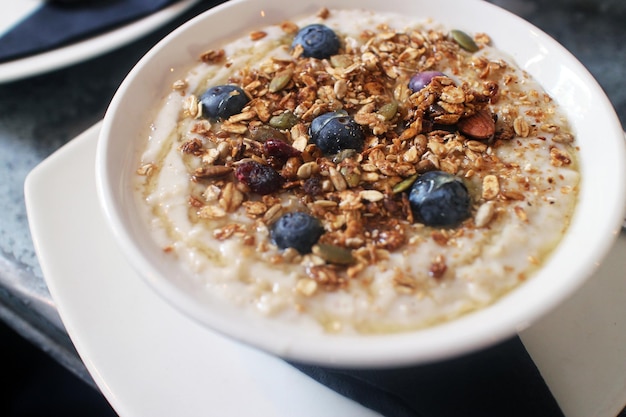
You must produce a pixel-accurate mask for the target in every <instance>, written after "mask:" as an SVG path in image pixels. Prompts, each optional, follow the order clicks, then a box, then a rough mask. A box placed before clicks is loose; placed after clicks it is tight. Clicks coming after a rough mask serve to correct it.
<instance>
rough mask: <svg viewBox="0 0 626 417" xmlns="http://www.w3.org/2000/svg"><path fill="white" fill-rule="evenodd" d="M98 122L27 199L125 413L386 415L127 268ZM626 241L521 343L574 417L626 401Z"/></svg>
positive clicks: (97, 376) (100, 375)
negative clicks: (192, 314) (102, 198)
mask: <svg viewBox="0 0 626 417" xmlns="http://www.w3.org/2000/svg"><path fill="white" fill-rule="evenodd" d="M99 128H100V125H96V126H94V127H92V128H91V129H89V130H88V131H87V132H85V133H84V134H82V135H81V136H80V137H78V138H77V139H75V140H74V141H72V142H70V143H69V144H68V145H66V146H65V147H63V148H62V149H60V150H59V151H58V152H56V153H55V154H54V155H52V156H51V157H50V158H48V159H47V160H45V161H44V162H42V163H41V164H40V165H39V166H38V167H36V168H35V169H34V170H33V171H32V172H31V173H30V174H29V176H28V177H27V180H26V186H25V194H26V205H27V211H28V217H29V221H30V227H31V233H32V236H33V240H34V243H35V249H36V251H37V254H38V257H39V261H40V263H41V267H42V270H43V273H44V276H45V279H46V283H47V284H48V287H49V289H50V292H51V294H52V297H53V299H54V301H55V302H56V305H57V307H58V309H59V313H60V315H61V318H62V319H63V322H64V324H65V326H66V328H67V330H68V333H69V335H70V337H71V338H72V340H73V342H74V343H75V345H76V349H77V350H78V352H79V354H80V355H81V357H82V359H83V360H84V362H85V364H86V366H87V368H88V370H89V371H90V372H91V374H92V375H93V377H94V380H95V381H96V383H97V384H98V386H99V387H100V389H101V390H102V392H103V393H104V395H105V397H106V398H107V399H108V400H109V402H110V403H111V404H112V406H113V407H114V408H115V410H116V411H117V412H118V413H119V414H120V415H121V416H122V417H135V416H136V417H144V416H151V417H159V416H163V417H170V416H177V417H195V416H199V415H208V414H207V413H209V414H211V415H227V416H230V415H232V416H241V415H258V416H263V417H271V416H276V417H293V416H299V417H306V416H320V417H321V416H338V415H341V416H347V417H352V416H359V417H361V416H363V417H367V416H375V415H377V414H376V413H373V412H372V411H369V410H366V409H364V408H363V407H361V406H360V405H358V404H356V403H354V402H352V401H351V400H348V399H345V398H343V397H342V396H340V395H338V394H336V393H335V392H334V391H331V390H329V389H327V388H326V387H324V386H322V385H320V384H318V383H317V382H314V381H313V380H311V379H309V378H308V377H306V376H304V375H303V374H301V373H300V372H299V371H297V370H295V369H294V368H292V367H291V366H289V365H287V364H286V363H285V362H283V361H282V360H280V359H277V358H274V357H271V356H269V355H267V354H265V353H261V352H259V351H256V350H253V349H251V348H248V347H245V346H243V345H240V344H237V343H236V342H232V341H230V340H228V339H225V338H223V337H222V336H219V335H217V334H216V333H213V332H211V331H209V330H207V329H205V328H202V327H200V326H198V325H197V324H196V323H194V322H192V321H191V320H190V319H187V318H185V317H184V316H182V315H181V314H180V313H179V312H178V311H176V310H174V309H173V308H172V307H170V306H169V304H167V303H166V302H165V301H163V300H162V299H161V298H160V297H159V296H157V295H156V294H155V292H154V291H152V290H151V289H150V288H148V287H147V286H146V285H145V284H144V281H143V280H142V279H141V278H140V277H139V276H137V275H136V273H135V272H134V271H133V269H132V268H131V267H130V266H129V265H128V264H127V263H126V261H125V258H124V256H123V254H122V253H120V251H119V249H118V248H117V246H116V245H115V243H114V241H113V238H112V236H111V234H110V232H109V230H108V229H107V228H106V226H105V224H104V220H103V217H102V215H101V212H100V208H99V206H98V202H97V197H96V192H95V184H94V181H95V180H94V168H93V167H94V158H95V148H96V142H97V136H98V132H99ZM625 253H626V236H625V235H624V234H622V235H621V236H620V237H619V239H618V241H617V243H616V246H615V247H614V248H613V250H612V252H611V253H610V254H609V256H608V258H607V259H606V262H605V263H604V264H603V265H602V266H601V267H600V268H599V269H598V271H597V273H596V274H595V276H594V277H593V278H591V279H590V280H589V281H588V282H587V283H586V284H585V286H584V287H583V288H582V289H581V290H580V291H579V292H578V293H576V294H575V296H574V297H573V298H572V299H571V300H570V301H568V302H566V303H564V304H563V305H562V306H561V307H559V308H558V309H557V310H556V311H554V312H553V313H551V314H550V315H548V316H547V317H545V318H544V319H543V320H542V321H540V322H539V323H537V324H536V325H535V326H533V327H531V328H530V329H528V330H526V331H525V332H524V333H523V334H522V335H521V337H522V340H523V341H524V343H525V345H526V346H527V348H528V350H529V352H530V354H531V356H532V357H533V359H534V360H535V362H536V363H537V364H538V367H539V369H540V371H541V373H542V374H543V375H544V377H545V379H546V381H547V383H548V385H549V387H550V388H551V390H552V392H553V393H554V395H555V397H556V399H557V401H558V402H559V404H560V405H561V407H562V408H563V410H564V412H565V414H566V415H567V416H568V417H591V416H595V417H615V416H616V415H617V414H618V412H619V411H620V410H621V409H622V408H623V406H624V404H626V302H625V301H626V280H624V271H625V270H626V261H625V259H626V258H624V254H625ZM468 411H469V410H468Z"/></svg>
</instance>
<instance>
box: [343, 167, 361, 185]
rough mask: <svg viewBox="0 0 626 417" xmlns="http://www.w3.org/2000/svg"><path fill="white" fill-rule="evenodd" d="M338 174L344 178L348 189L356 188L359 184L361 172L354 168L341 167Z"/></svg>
mask: <svg viewBox="0 0 626 417" xmlns="http://www.w3.org/2000/svg"><path fill="white" fill-rule="evenodd" d="M339 172H340V173H341V175H343V177H344V178H345V180H346V183H347V184H348V187H356V186H357V185H359V183H360V182H361V171H359V169H358V168H356V167H341V169H340V170H339Z"/></svg>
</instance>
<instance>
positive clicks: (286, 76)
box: [269, 68, 293, 93]
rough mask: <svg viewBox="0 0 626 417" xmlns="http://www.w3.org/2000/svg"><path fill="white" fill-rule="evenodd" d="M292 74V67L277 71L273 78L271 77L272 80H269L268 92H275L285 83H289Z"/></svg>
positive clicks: (284, 85) (283, 86)
mask: <svg viewBox="0 0 626 417" xmlns="http://www.w3.org/2000/svg"><path fill="white" fill-rule="evenodd" d="M292 75H293V69H291V68H287V69H286V70H284V71H281V72H279V73H277V74H276V75H275V76H274V78H272V81H270V85H269V91H270V93H275V92H277V91H280V90H282V89H283V88H285V87H286V86H287V84H289V81H291V76H292Z"/></svg>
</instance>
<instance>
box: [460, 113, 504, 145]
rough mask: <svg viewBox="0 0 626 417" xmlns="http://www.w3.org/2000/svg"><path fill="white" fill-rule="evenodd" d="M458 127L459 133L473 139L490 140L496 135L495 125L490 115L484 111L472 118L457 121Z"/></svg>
mask: <svg viewBox="0 0 626 417" xmlns="http://www.w3.org/2000/svg"><path fill="white" fill-rule="evenodd" d="M458 126H459V130H460V131H461V133H463V134H465V135H467V136H471V137H473V138H474V139H481V140H485V139H491V138H492V137H493V135H494V134H495V133H496V123H495V122H494V121H493V117H492V116H491V113H489V112H488V111H486V110H481V111H479V112H476V113H474V114H473V115H472V116H469V117H466V118H464V119H461V120H459V123H458Z"/></svg>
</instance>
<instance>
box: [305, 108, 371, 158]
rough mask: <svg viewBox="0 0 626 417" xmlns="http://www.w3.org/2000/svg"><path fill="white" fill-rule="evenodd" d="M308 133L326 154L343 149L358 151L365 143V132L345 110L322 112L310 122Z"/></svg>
mask: <svg viewBox="0 0 626 417" xmlns="http://www.w3.org/2000/svg"><path fill="white" fill-rule="evenodd" d="M309 134H310V135H311V139H312V140H313V143H315V144H316V145H317V147H318V148H320V149H321V151H322V152H324V153H325V154H326V155H333V154H336V153H337V152H339V151H342V150H344V149H355V150H356V151H358V152H360V151H361V150H362V149H363V144H364V143H365V133H363V129H361V126H359V124H358V123H357V122H355V121H354V119H353V118H352V117H350V116H349V115H348V113H347V112H346V111H345V110H339V111H336V112H330V113H324V114H322V115H320V116H317V117H316V118H315V119H313V121H312V122H311V127H310V128H309Z"/></svg>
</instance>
